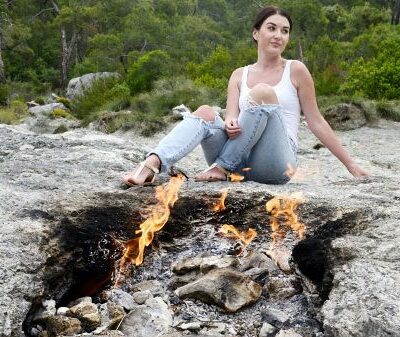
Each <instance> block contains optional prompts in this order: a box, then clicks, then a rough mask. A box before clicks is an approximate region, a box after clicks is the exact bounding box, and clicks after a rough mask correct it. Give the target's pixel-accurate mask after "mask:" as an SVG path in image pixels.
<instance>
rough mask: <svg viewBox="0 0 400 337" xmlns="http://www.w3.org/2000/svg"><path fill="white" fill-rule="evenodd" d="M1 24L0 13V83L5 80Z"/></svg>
mask: <svg viewBox="0 0 400 337" xmlns="http://www.w3.org/2000/svg"><path fill="white" fill-rule="evenodd" d="M3 25H4V17H3V15H2V14H1V13H0V84H3V83H5V82H6V72H5V70H4V61H3V54H2V48H3Z"/></svg>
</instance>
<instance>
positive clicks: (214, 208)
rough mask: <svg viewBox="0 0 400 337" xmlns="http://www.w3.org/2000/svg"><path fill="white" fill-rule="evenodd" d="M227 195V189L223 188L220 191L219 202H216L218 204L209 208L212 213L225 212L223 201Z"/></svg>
mask: <svg viewBox="0 0 400 337" xmlns="http://www.w3.org/2000/svg"><path fill="white" fill-rule="evenodd" d="M227 195H228V189H227V188H224V189H223V190H222V191H221V197H220V198H219V200H218V202H216V203H215V204H214V205H213V206H212V207H211V210H212V211H214V212H217V213H218V212H222V211H223V210H225V209H226V207H225V199H226V196H227Z"/></svg>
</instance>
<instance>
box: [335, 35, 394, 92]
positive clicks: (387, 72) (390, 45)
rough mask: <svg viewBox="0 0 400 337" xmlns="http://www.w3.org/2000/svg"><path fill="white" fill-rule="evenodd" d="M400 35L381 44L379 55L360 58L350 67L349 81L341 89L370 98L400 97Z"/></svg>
mask: <svg viewBox="0 0 400 337" xmlns="http://www.w3.org/2000/svg"><path fill="white" fill-rule="evenodd" d="M399 44H400V35H399V36H398V37H397V38H388V39H386V40H383V41H382V42H381V43H380V44H379V50H378V52H377V55H376V56H375V57H373V58H371V59H369V60H365V59H364V58H362V57H361V58H359V59H358V60H357V61H356V62H354V63H353V64H352V65H350V66H349V67H348V69H349V75H348V79H347V81H346V82H345V83H344V84H342V85H341V87H340V91H341V92H343V93H348V94H354V93H356V94H360V95H363V96H366V97H368V98H372V99H377V100H382V99H388V100H393V99H399V98H400V72H399V69H400V49H399V48H398V46H399Z"/></svg>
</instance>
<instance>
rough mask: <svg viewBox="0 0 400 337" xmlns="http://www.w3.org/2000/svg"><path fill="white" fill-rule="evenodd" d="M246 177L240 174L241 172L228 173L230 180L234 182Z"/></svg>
mask: <svg viewBox="0 0 400 337" xmlns="http://www.w3.org/2000/svg"><path fill="white" fill-rule="evenodd" d="M243 179H244V176H242V175H240V174H239V173H236V172H232V173H230V174H229V175H228V180H229V181H232V182H240V181H242V180H243Z"/></svg>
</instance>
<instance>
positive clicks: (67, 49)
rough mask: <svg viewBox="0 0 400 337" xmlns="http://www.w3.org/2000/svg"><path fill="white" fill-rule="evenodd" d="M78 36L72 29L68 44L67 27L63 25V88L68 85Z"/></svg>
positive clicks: (61, 84)
mask: <svg viewBox="0 0 400 337" xmlns="http://www.w3.org/2000/svg"><path fill="white" fill-rule="evenodd" d="M76 36H77V34H76V31H75V29H74V30H73V31H72V36H71V41H70V43H69V46H68V43H67V33H66V31H65V27H61V47H62V60H61V82H60V86H61V89H65V88H66V87H67V81H68V70H69V64H70V60H71V55H72V51H73V49H74V46H75V43H76Z"/></svg>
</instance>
